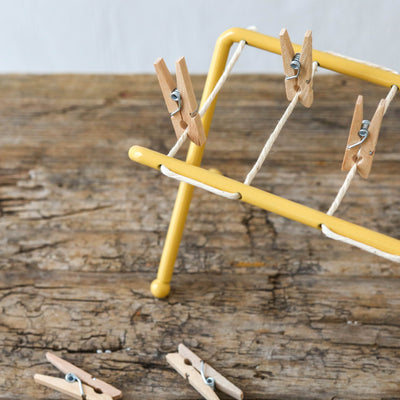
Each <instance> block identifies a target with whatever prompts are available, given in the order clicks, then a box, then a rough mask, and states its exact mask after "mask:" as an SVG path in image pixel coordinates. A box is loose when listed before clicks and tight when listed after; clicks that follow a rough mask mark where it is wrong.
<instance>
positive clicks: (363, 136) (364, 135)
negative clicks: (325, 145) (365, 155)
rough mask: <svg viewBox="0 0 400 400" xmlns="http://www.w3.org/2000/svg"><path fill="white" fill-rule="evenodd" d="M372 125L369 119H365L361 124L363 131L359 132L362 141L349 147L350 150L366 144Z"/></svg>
mask: <svg viewBox="0 0 400 400" xmlns="http://www.w3.org/2000/svg"><path fill="white" fill-rule="evenodd" d="M370 124H371V121H369V120H368V119H363V121H362V122H361V129H360V130H359V131H358V136H359V137H360V139H361V140H360V141H358V142H357V143H354V144H352V145H350V146H347V148H348V149H352V148H353V147H356V146H359V145H360V144H362V143H364V141H365V140H366V139H367V137H368V134H369V132H368V128H369V125H370Z"/></svg>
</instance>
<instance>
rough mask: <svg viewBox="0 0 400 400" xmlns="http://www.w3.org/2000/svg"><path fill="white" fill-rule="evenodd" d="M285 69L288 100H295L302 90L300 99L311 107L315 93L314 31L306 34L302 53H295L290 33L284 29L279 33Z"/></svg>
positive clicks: (306, 105)
mask: <svg viewBox="0 0 400 400" xmlns="http://www.w3.org/2000/svg"><path fill="white" fill-rule="evenodd" d="M279 39H280V44H281V53H282V62H283V70H284V72H285V76H286V78H285V89H286V97H287V98H288V100H290V101H291V100H293V97H294V96H295V95H296V92H297V91H299V90H300V95H299V100H300V101H301V103H302V104H303V105H304V106H305V107H311V105H312V103H313V100H314V94H313V82H312V32H311V31H310V30H308V31H307V32H306V33H305V35H304V41H303V47H302V49H301V53H295V51H294V48H293V45H292V42H291V41H290V37H289V34H288V32H287V30H286V29H282V30H281V32H280V34H279Z"/></svg>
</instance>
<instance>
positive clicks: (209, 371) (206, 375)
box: [167, 344, 243, 400]
mask: <svg viewBox="0 0 400 400" xmlns="http://www.w3.org/2000/svg"><path fill="white" fill-rule="evenodd" d="M167 361H168V363H169V364H170V365H171V366H172V367H173V368H174V369H175V370H176V371H177V372H178V373H179V374H180V375H181V376H182V377H183V378H185V379H187V380H188V381H189V383H190V384H191V385H192V386H193V387H194V388H195V389H196V390H197V391H198V392H199V393H200V394H201V395H202V396H203V397H204V398H205V399H207V400H219V397H218V396H217V395H216V393H215V392H214V388H217V389H218V390H220V391H221V392H224V393H226V394H228V395H229V396H231V397H233V398H234V399H237V400H242V399H243V392H242V391H241V390H240V389H239V388H238V387H237V386H235V385H234V384H233V383H232V382H230V381H228V379H226V378H225V377H224V376H222V375H221V374H220V373H219V372H217V371H216V370H215V369H214V368H212V367H211V366H210V365H208V364H206V363H205V362H204V361H202V360H201V359H200V357H198V356H197V355H196V354H194V353H193V352H192V351H190V350H189V349H188V348H187V347H186V346H185V345H183V344H180V345H179V346H178V353H170V354H167Z"/></svg>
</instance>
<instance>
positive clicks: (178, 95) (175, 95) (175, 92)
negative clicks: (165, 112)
mask: <svg viewBox="0 0 400 400" xmlns="http://www.w3.org/2000/svg"><path fill="white" fill-rule="evenodd" d="M171 99H172V100H173V101H175V102H176V103H177V104H178V108H177V109H176V110H175V111H172V112H171V113H170V114H169V115H170V116H171V117H172V116H174V115H175V114H177V113H178V112H179V111H181V109H182V97H181V93H180V92H179V90H178V89H174V90H173V91H172V92H171Z"/></svg>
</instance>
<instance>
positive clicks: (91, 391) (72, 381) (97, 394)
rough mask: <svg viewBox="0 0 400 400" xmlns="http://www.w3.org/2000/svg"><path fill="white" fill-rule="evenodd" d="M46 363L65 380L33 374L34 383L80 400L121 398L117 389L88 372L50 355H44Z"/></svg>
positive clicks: (113, 399)
mask: <svg viewBox="0 0 400 400" xmlns="http://www.w3.org/2000/svg"><path fill="white" fill-rule="evenodd" d="M46 358H47V361H49V362H50V363H52V364H53V365H54V366H55V367H56V368H58V369H59V370H60V371H61V372H63V373H64V374H66V375H65V379H62V378H56V377H54V376H47V375H41V374H35V376H34V377H33V378H34V379H35V382H37V383H40V384H41V385H44V386H47V387H49V388H51V389H54V390H57V391H59V392H61V393H64V394H66V395H69V396H71V397H72V398H74V399H78V400H79V399H81V400H117V399H120V398H121V397H122V393H121V391H120V390H119V389H117V388H115V387H114V386H111V385H110V384H108V383H106V382H104V381H102V380H100V379H96V378H94V377H93V376H92V375H91V374H89V373H88V372H86V371H84V370H82V369H80V368H78V367H76V366H75V365H73V364H71V363H69V362H68V361H65V360H63V359H62V358H59V357H57V356H56V355H54V354H52V353H46Z"/></svg>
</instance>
